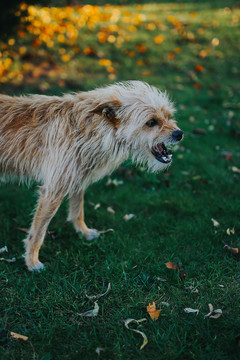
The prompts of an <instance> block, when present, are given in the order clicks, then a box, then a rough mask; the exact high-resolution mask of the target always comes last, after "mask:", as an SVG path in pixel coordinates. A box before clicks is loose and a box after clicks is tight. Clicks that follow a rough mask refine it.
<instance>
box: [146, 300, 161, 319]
mask: <svg viewBox="0 0 240 360" xmlns="http://www.w3.org/2000/svg"><path fill="white" fill-rule="evenodd" d="M161 311H162V309H159V310H156V304H155V302H154V301H153V303H152V304H150V303H149V305H148V306H147V312H148V314H149V315H150V317H151V319H152V320H155V321H156V320H157V319H158V318H159V315H160V312H161Z"/></svg>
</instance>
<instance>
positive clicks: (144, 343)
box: [123, 318, 148, 350]
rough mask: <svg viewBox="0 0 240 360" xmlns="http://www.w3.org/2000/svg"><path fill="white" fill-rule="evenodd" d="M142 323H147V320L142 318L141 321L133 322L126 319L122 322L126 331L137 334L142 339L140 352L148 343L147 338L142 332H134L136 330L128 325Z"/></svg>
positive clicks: (133, 320)
mask: <svg viewBox="0 0 240 360" xmlns="http://www.w3.org/2000/svg"><path fill="white" fill-rule="evenodd" d="M143 321H147V319H145V318H143V319H140V320H135V319H126V320H123V322H124V325H125V327H126V328H127V329H128V330H131V331H134V332H136V333H138V334H140V335H141V336H142V337H143V343H142V345H141V347H140V350H142V349H143V348H144V347H145V346H146V345H147V343H148V338H147V336H146V334H145V333H144V332H143V331H139V330H136V329H131V328H130V327H129V326H128V325H129V324H130V323H132V322H135V323H137V324H139V323H141V322H143Z"/></svg>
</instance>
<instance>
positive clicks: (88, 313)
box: [78, 302, 99, 317]
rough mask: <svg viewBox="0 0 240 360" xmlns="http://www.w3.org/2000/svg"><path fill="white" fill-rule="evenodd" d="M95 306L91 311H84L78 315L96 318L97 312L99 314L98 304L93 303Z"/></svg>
mask: <svg viewBox="0 0 240 360" xmlns="http://www.w3.org/2000/svg"><path fill="white" fill-rule="evenodd" d="M94 304H95V306H94V308H93V309H92V310H88V311H85V312H83V313H81V314H78V315H79V316H87V317H94V316H98V312H99V306H98V303H97V302H95V303H94Z"/></svg>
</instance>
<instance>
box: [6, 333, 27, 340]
mask: <svg viewBox="0 0 240 360" xmlns="http://www.w3.org/2000/svg"><path fill="white" fill-rule="evenodd" d="M10 335H11V336H12V337H13V338H14V339H18V340H23V341H27V340H28V337H27V336H25V335H21V334H17V333H15V332H13V331H10Z"/></svg>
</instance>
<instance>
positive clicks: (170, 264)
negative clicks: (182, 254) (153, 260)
mask: <svg viewBox="0 0 240 360" xmlns="http://www.w3.org/2000/svg"><path fill="white" fill-rule="evenodd" d="M165 265H166V267H167V268H168V269H174V270H178V269H179V266H178V264H177V263H175V262H173V261H168V262H167V263H165Z"/></svg>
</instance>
